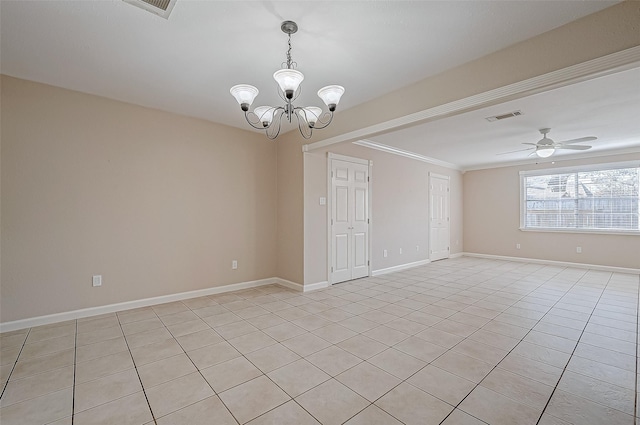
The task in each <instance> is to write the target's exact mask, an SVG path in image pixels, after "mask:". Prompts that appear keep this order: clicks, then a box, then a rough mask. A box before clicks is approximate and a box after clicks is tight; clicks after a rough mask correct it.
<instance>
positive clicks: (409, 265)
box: [371, 260, 431, 276]
mask: <svg viewBox="0 0 640 425" xmlns="http://www.w3.org/2000/svg"><path fill="white" fill-rule="evenodd" d="M430 262H431V261H430V260H420V261H414V262H413V263H406V264H400V265H398V266H393V267H388V268H386V269H380V270H373V271H372V272H371V276H380V275H383V274H387V273H393V272H399V271H401V270H406V269H411V268H414V267H418V266H424V265H425V264H429V263H430Z"/></svg>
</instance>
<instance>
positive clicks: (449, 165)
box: [352, 139, 462, 171]
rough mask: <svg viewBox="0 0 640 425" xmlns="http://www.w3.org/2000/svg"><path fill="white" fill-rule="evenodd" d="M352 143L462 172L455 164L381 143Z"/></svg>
mask: <svg viewBox="0 0 640 425" xmlns="http://www.w3.org/2000/svg"><path fill="white" fill-rule="evenodd" d="M352 143H353V144H354V145H358V146H364V147H365V148H370V149H375V150H378V151H382V152H387V153H390V154H393V155H399V156H403V157H405V158H410V159H415V160H418V161H422V162H427V163H429V164H433V165H439V166H441V167H445V168H450V169H452V170H457V171H462V169H461V168H460V167H459V166H457V165H456V164H452V163H451V162H446V161H441V160H439V159H435V158H431V157H428V156H424V155H420V154H419V153H415V152H411V151H407V150H404V149H398V148H394V147H393V146H389V145H385V144H383V143H378V142H373V141H371V140H367V139H363V140H358V141H355V142H352Z"/></svg>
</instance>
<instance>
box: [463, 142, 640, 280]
mask: <svg viewBox="0 0 640 425" xmlns="http://www.w3.org/2000/svg"><path fill="white" fill-rule="evenodd" d="M633 159H640V153H637V154H630V155H621V156H607V157H600V158H592V159H584V160H574V161H555V165H551V164H550V162H551V161H550V160H549V161H544V162H542V163H540V164H538V165H529V166H519V167H503V168H494V169H489V170H479V171H470V172H467V173H465V174H464V250H465V252H472V253H480V254H492V255H504V256H510V257H523V258H536V259H543V260H554V261H568V262H574V263H584V264H597V265H605V266H617V267H630V268H636V269H638V268H640V236H637V235H605V234H588V233H556V232H531V231H527V232H524V231H521V230H519V227H520V177H519V176H520V175H519V172H520V171H521V170H534V169H547V168H550V169H553V168H554V167H555V168H557V167H569V166H577V165H584V164H596V163H609V162H615V161H628V160H633ZM518 243H519V244H520V249H516V244H518ZM578 246H580V247H582V254H577V253H576V247H578Z"/></svg>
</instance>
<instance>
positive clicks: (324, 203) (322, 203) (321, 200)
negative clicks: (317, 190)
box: [320, 196, 327, 205]
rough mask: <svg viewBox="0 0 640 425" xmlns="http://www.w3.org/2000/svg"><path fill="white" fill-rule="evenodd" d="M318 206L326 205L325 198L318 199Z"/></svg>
mask: <svg viewBox="0 0 640 425" xmlns="http://www.w3.org/2000/svg"><path fill="white" fill-rule="evenodd" d="M320 205H327V198H325V197H324V196H321V197H320Z"/></svg>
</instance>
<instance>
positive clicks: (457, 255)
mask: <svg viewBox="0 0 640 425" xmlns="http://www.w3.org/2000/svg"><path fill="white" fill-rule="evenodd" d="M462 256H464V252H456V253H455V254H450V255H449V258H460V257H462Z"/></svg>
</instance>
